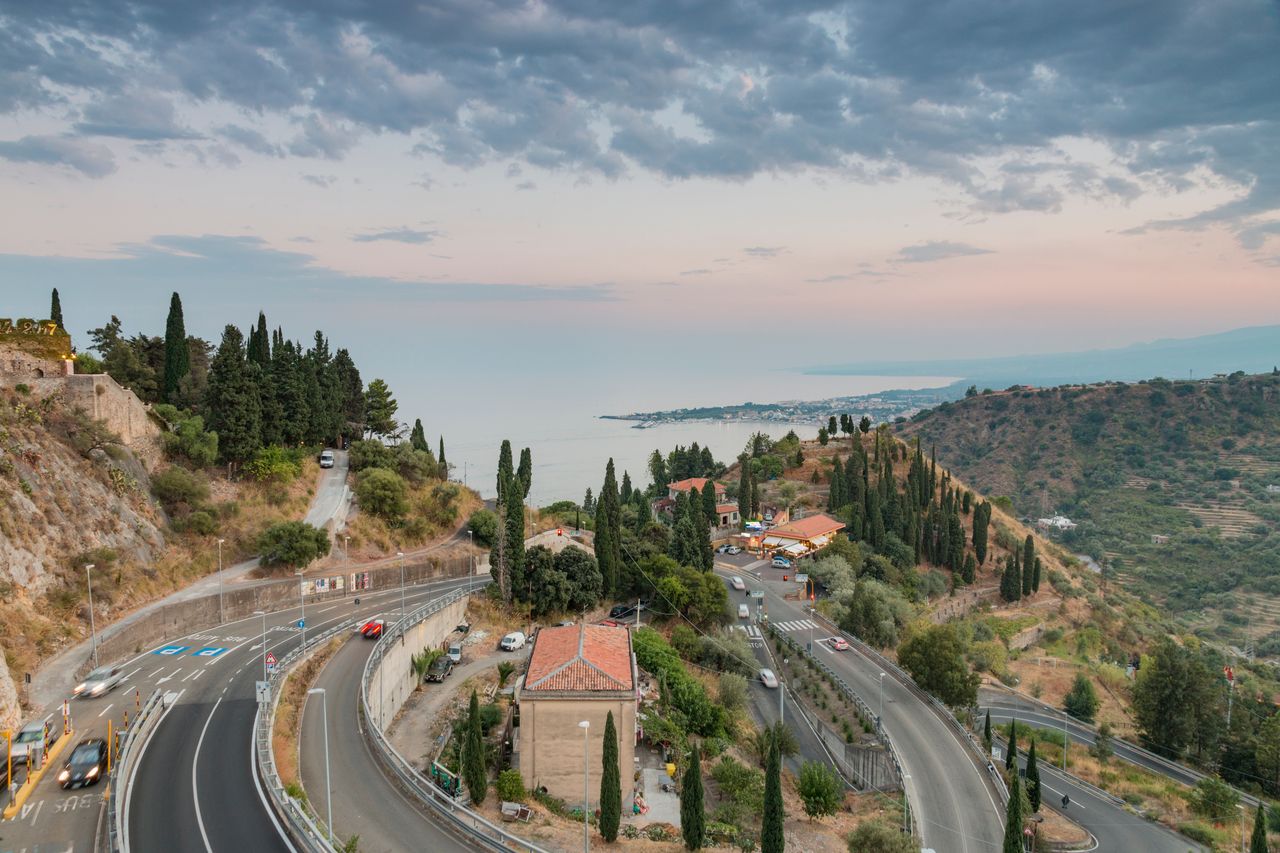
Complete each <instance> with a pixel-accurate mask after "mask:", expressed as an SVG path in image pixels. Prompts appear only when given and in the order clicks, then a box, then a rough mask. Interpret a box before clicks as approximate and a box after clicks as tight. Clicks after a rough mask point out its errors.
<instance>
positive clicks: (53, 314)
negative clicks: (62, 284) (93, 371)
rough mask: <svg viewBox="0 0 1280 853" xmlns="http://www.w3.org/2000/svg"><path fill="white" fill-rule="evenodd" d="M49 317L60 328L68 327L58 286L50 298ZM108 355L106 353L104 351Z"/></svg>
mask: <svg viewBox="0 0 1280 853" xmlns="http://www.w3.org/2000/svg"><path fill="white" fill-rule="evenodd" d="M49 319H50V320H52V321H53V322H55V323H57V324H58V328H59V329H64V330H65V329H66V326H64V325H62V300H61V299H59V298H58V288H56V287H55V288H54V289H53V296H52V298H50V300H49ZM103 355H106V353H103Z"/></svg>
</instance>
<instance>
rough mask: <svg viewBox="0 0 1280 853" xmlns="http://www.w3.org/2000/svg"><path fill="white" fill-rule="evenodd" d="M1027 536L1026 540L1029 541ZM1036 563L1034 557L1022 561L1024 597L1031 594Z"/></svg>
mask: <svg viewBox="0 0 1280 853" xmlns="http://www.w3.org/2000/svg"><path fill="white" fill-rule="evenodd" d="M1030 539H1031V537H1030V536H1028V537H1027V540H1028V541H1030ZM1035 571H1036V565H1035V561H1034V558H1033V560H1032V562H1027V561H1026V560H1023V561H1022V596H1023V597H1024V598H1025V597H1027V596H1029V595H1031V586H1032V584H1033V583H1034V582H1035Z"/></svg>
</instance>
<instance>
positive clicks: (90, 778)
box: [58, 738, 107, 788]
mask: <svg viewBox="0 0 1280 853" xmlns="http://www.w3.org/2000/svg"><path fill="white" fill-rule="evenodd" d="M106 770H107V742H106V741H105V740H103V739H102V738H86V739H85V740H82V741H80V743H78V744H76V748H75V749H74V750H72V751H71V757H70V758H68V759H67V763H66V766H64V767H63V768H62V772H61V773H59V774H58V782H59V783H60V784H61V785H62V787H63V788H74V787H76V786H77V785H84V786H89V785H96V784H97V783H98V782H99V780H101V779H102V776H103V774H104V773H106Z"/></svg>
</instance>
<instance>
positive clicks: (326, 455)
mask: <svg viewBox="0 0 1280 853" xmlns="http://www.w3.org/2000/svg"><path fill="white" fill-rule="evenodd" d="M320 467H321V468H332V467H333V451H332V450H326V451H324V452H323V453H321V454H320Z"/></svg>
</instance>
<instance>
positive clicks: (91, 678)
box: [75, 666, 124, 699]
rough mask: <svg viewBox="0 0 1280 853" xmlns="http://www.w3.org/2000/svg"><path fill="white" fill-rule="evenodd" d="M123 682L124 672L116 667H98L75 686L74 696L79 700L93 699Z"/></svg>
mask: <svg viewBox="0 0 1280 853" xmlns="http://www.w3.org/2000/svg"><path fill="white" fill-rule="evenodd" d="M123 680H124V672H123V671H122V670H121V669H120V667H118V666H100V667H98V668H97V669H95V670H93V672H90V673H89V674H88V675H86V676H85V677H84V681H82V682H80V683H79V684H77V685H76V691H75V693H76V695H77V696H79V697H80V698H81V699H94V698H97V697H98V696H104V695H106V694H107V693H110V692H111V691H112V690H115V689H116V688H117V687H119V686H120V682H121V681H123Z"/></svg>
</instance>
